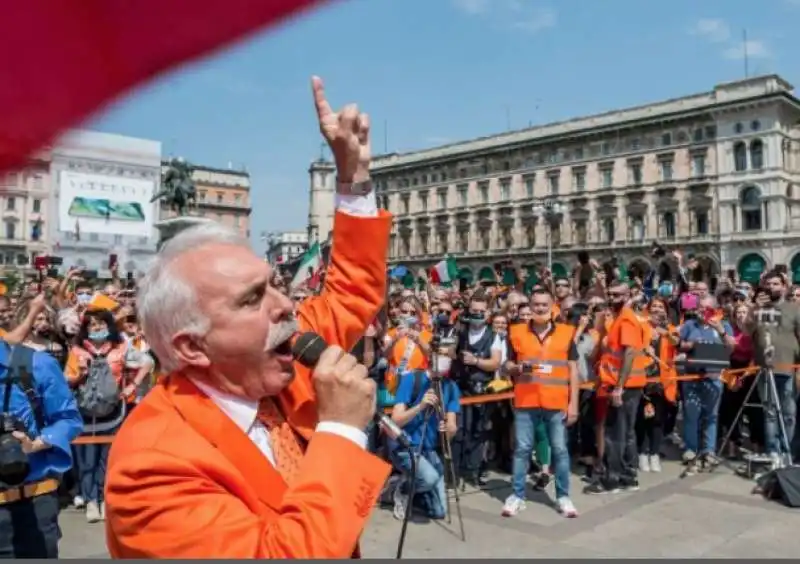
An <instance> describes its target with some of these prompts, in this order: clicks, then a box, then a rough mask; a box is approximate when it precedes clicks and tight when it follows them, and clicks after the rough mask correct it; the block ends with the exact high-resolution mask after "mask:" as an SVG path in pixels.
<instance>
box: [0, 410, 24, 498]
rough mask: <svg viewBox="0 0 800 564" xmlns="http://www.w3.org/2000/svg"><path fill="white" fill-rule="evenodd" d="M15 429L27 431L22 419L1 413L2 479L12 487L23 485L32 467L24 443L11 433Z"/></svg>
mask: <svg viewBox="0 0 800 564" xmlns="http://www.w3.org/2000/svg"><path fill="white" fill-rule="evenodd" d="M14 431H20V432H22V433H26V432H27V430H26V429H25V425H24V424H23V423H22V421H20V420H18V419H16V418H14V417H12V416H11V415H9V414H8V413H2V414H0V481H2V482H4V483H5V484H7V485H9V486H11V487H16V486H19V485H22V484H23V483H24V482H25V478H27V477H28V473H29V472H30V469H31V466H30V462H29V460H28V455H27V454H25V452H24V451H23V450H22V443H20V442H19V440H18V439H16V438H15V437H14V436H13V435H12V434H11V433H13V432H14Z"/></svg>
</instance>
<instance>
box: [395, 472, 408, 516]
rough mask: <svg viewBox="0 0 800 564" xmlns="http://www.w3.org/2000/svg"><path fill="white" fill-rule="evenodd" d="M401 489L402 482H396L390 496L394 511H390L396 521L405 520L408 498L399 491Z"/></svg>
mask: <svg viewBox="0 0 800 564" xmlns="http://www.w3.org/2000/svg"><path fill="white" fill-rule="evenodd" d="M402 487H403V482H402V481H400V482H398V483H397V486H396V487H395V488H394V493H393V494H392V499H393V500H394V509H393V510H392V515H394V518H395V519H397V520H398V521H402V520H403V519H405V517H406V504H407V503H408V496H407V495H406V494H404V493H403V492H402V491H401V490H402Z"/></svg>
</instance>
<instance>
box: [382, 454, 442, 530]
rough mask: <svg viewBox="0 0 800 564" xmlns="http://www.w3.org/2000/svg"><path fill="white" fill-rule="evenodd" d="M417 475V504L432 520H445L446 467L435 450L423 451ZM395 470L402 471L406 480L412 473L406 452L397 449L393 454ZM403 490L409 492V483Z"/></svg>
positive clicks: (415, 490)
mask: <svg viewBox="0 0 800 564" xmlns="http://www.w3.org/2000/svg"><path fill="white" fill-rule="evenodd" d="M416 461H417V473H416V480H415V484H414V485H415V488H414V500H413V502H414V503H415V504H419V505H421V506H422V508H423V509H424V511H425V513H426V514H427V516H428V517H429V518H431V519H444V517H445V505H446V503H447V491H446V490H445V487H444V466H443V464H442V461H441V459H440V458H439V455H438V454H437V453H436V451H434V450H423V451H422V453H421V454H420V455H419V456H417V457H416ZM392 462H393V463H394V466H395V468H397V469H398V470H400V471H402V472H403V474H404V476H405V477H406V480H408V478H409V474H410V472H411V459H410V457H409V454H408V452H407V451H405V450H400V449H395V450H394V451H393V452H392ZM402 487H403V489H404V490H406V492H407V490H408V483H406V484H404V485H403V486H402Z"/></svg>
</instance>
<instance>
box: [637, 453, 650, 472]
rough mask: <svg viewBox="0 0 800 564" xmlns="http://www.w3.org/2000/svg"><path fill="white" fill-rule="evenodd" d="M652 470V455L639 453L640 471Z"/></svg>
mask: <svg viewBox="0 0 800 564" xmlns="http://www.w3.org/2000/svg"><path fill="white" fill-rule="evenodd" d="M649 471H650V457H649V456H647V455H646V454H640V455H639V472H649Z"/></svg>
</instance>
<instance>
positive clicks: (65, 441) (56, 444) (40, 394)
mask: <svg viewBox="0 0 800 564" xmlns="http://www.w3.org/2000/svg"><path fill="white" fill-rule="evenodd" d="M0 366H1V367H2V368H1V369H0V370H2V380H1V381H0V386H2V401H3V404H2V405H3V412H2V427H0V558H58V541H59V539H60V538H61V530H60V528H59V526H58V515H59V511H60V505H59V499H58V494H57V490H58V485H59V480H60V478H61V475H62V474H64V473H65V472H67V471H69V470H70V468H71V467H72V450H71V448H70V443H71V442H72V440H73V439H74V438H75V437H77V436H78V435H79V434H80V432H81V430H82V428H83V423H82V421H81V416H80V414H79V413H78V407H77V405H76V403H75V399H74V397H73V396H72V392H71V391H70V390H69V387H68V386H67V382H66V380H65V379H64V375H63V373H62V371H61V367H60V366H59V365H58V362H57V361H56V360H55V358H53V357H52V356H51V355H49V354H47V353H46V352H39V351H34V350H33V349H31V348H28V347H25V346H22V345H16V346H13V347H11V346H9V345H8V344H7V343H5V342H0Z"/></svg>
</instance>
